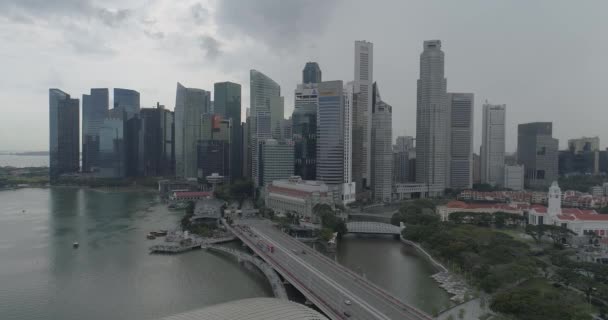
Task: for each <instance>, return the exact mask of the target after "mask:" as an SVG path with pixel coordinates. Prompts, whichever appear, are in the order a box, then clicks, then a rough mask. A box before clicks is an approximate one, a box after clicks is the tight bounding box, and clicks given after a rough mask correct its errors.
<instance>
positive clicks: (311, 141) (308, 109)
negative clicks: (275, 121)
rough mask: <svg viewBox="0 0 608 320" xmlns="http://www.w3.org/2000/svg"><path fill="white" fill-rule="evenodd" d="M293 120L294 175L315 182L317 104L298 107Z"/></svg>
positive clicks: (294, 111) (292, 117)
mask: <svg viewBox="0 0 608 320" xmlns="http://www.w3.org/2000/svg"><path fill="white" fill-rule="evenodd" d="M291 119H292V122H293V127H292V128H293V141H294V147H295V150H294V158H295V159H294V161H295V163H294V174H295V175H297V176H300V177H302V179H304V180H314V179H315V178H316V176H317V104H316V103H311V104H300V105H296V107H295V109H294V110H293V115H292V116H291Z"/></svg>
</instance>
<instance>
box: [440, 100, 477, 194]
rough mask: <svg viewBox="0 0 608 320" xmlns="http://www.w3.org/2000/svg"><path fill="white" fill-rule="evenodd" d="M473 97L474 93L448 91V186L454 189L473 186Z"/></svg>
mask: <svg viewBox="0 0 608 320" xmlns="http://www.w3.org/2000/svg"><path fill="white" fill-rule="evenodd" d="M473 97H474V96H473V94H472V93H448V104H449V110H450V126H449V130H450V140H449V144H448V146H449V148H450V152H449V158H450V163H449V166H450V175H449V183H448V184H447V186H449V187H450V188H454V189H470V188H472V187H473V109H474V108H473V105H474V102H475V101H474V98H473Z"/></svg>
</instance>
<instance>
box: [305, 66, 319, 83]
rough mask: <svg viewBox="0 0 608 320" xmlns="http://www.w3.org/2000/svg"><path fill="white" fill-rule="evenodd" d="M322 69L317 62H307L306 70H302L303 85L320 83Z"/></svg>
mask: <svg viewBox="0 0 608 320" xmlns="http://www.w3.org/2000/svg"><path fill="white" fill-rule="evenodd" d="M321 81H322V80H321V68H319V64H318V63H316V62H306V65H305V66H304V70H302V83H320V82H321Z"/></svg>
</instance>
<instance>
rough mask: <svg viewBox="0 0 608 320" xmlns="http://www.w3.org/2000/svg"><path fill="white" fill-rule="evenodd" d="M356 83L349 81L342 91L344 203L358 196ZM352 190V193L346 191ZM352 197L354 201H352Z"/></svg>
mask: <svg viewBox="0 0 608 320" xmlns="http://www.w3.org/2000/svg"><path fill="white" fill-rule="evenodd" d="M354 87H355V83H354V82H353V81H349V82H347V83H346V85H345V86H344V88H343V90H342V94H343V97H344V109H343V111H342V121H343V124H342V134H343V138H344V152H343V157H342V158H343V160H344V168H343V171H344V179H343V183H344V186H343V188H342V189H343V190H342V191H343V192H342V198H343V199H342V200H343V202H346V203H349V202H352V201H354V199H355V198H356V195H357V190H356V187H355V184H354V182H353V161H352V160H353V101H354V100H356V98H355V96H354V90H355V88H354ZM350 189H352V192H350V191H346V190H350ZM351 196H352V198H353V199H351Z"/></svg>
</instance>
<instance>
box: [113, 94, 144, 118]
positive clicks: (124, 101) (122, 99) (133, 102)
mask: <svg viewBox="0 0 608 320" xmlns="http://www.w3.org/2000/svg"><path fill="white" fill-rule="evenodd" d="M139 103H140V101H139V92H137V91H135V90H131V89H121V88H114V108H120V109H122V110H124V112H125V113H126V119H130V118H132V117H133V116H135V115H137V114H139V108H140V104H139Z"/></svg>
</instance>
